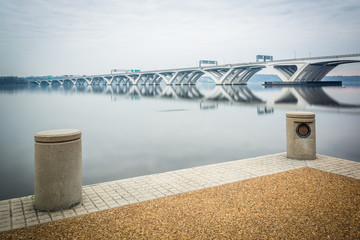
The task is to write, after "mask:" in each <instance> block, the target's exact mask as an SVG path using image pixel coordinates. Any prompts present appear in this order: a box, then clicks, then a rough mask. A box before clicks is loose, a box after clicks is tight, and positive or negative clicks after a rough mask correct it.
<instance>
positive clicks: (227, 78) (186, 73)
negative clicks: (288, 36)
mask: <svg viewBox="0 0 360 240" xmlns="http://www.w3.org/2000/svg"><path fill="white" fill-rule="evenodd" d="M354 57H360V53H359V54H347V55H336V56H322V57H311V58H300V59H285V60H277V61H267V62H250V63H236V64H226V65H218V66H208V67H201V66H199V67H194V68H178V69H167V70H156V71H144V72H130V73H115V74H104V75H92V76H73V77H68V78H63V79H47V80H35V81H32V82H33V83H36V84H42V83H47V84H50V85H51V84H53V83H57V84H60V85H64V84H73V85H84V84H85V83H86V84H87V85H99V84H105V85H112V84H116V85H118V84H128V85H139V84H140V85H159V84H160V83H161V82H165V83H166V85H195V84H196V83H197V81H198V80H199V79H200V77H202V76H204V75H207V76H209V77H211V79H212V80H213V81H214V82H215V83H216V85H244V84H247V82H248V81H249V79H250V78H251V77H252V76H253V75H254V74H256V73H257V72H259V71H260V70H262V69H264V68H272V69H274V70H275V72H276V73H277V75H278V76H279V77H280V79H281V80H282V81H284V82H320V81H321V80H322V79H323V78H324V77H325V76H326V74H328V73H329V72H330V71H331V70H333V69H334V68H335V67H337V66H339V65H342V64H349V63H358V62H360V61H359V60H353V59H351V58H354Z"/></svg>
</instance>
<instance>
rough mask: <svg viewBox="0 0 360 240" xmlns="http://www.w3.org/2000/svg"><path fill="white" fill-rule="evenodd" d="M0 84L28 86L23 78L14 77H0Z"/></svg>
mask: <svg viewBox="0 0 360 240" xmlns="http://www.w3.org/2000/svg"><path fill="white" fill-rule="evenodd" d="M0 84H2V85H5V84H6V85H13V84H16V85H18V84H21V85H24V84H28V81H27V80H26V79H25V78H23V77H15V76H5V77H1V76H0Z"/></svg>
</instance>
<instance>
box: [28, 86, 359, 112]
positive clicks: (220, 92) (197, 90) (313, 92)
mask: <svg viewBox="0 0 360 240" xmlns="http://www.w3.org/2000/svg"><path fill="white" fill-rule="evenodd" d="M210 85H211V84H210ZM32 88H33V89H42V90H49V89H52V90H60V91H67V92H86V93H94V94H104V95H110V96H111V98H112V99H113V100H116V99H117V98H116V97H117V96H123V97H128V98H131V99H140V98H159V99H161V98H163V99H175V100H192V101H197V102H199V105H200V109H202V110H212V109H216V108H218V105H219V104H223V103H229V104H233V105H236V104H237V105H241V106H253V107H257V113H258V114H259V115H261V114H271V113H274V108H285V109H295V110H305V109H307V108H309V107H317V109H319V108H318V107H320V109H321V110H325V111H336V112H338V111H340V110H344V111H345V112H350V113H360V112H359V111H360V105H354V104H347V103H341V102H338V101H337V100H335V99H334V98H332V97H331V96H329V95H328V94H327V93H326V92H325V91H324V89H323V87H283V88H281V89H279V94H277V96H276V97H274V98H273V99H267V100H265V99H262V98H261V97H259V96H257V95H256V94H254V92H253V91H252V90H251V89H250V88H249V87H248V85H211V86H210V87H209V86H207V87H204V86H201V85H199V86H197V85H183V86H172V85H165V86H162V85H127V84H124V85H116V86H112V85H60V86H53V85H45V86H44V85H41V86H39V85H38V86H32ZM321 107H322V108H321Z"/></svg>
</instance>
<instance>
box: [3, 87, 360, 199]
mask: <svg viewBox="0 0 360 240" xmlns="http://www.w3.org/2000/svg"><path fill="white" fill-rule="evenodd" d="M359 106H360V84H352V86H346V88H342V87H312V88H299V87H297V88H294V87H290V88H287V87H282V88H280V87H276V88H262V86H261V84H259V83H249V84H248V85H247V86H215V85H213V84H198V85H197V86H192V87H189V86H183V87H179V86H176V87H175V86H174V87H169V86H157V87H154V86H148V87H144V86H112V87H111V86H61V87H60V86H59V87H51V86H31V87H29V86H24V87H6V86H1V87H0V110H1V115H0V116H1V117H0V132H1V135H0V200H1V199H8V198H13V197H20V196H25V195H31V194H33V175H34V174H33V171H34V167H33V164H34V145H33V144H34V139H33V137H34V134H35V133H36V132H38V131H42V130H49V129H58V128H76V129H80V130H81V131H82V132H83V184H84V185H87V184H93V183H99V182H103V181H110V180H118V179H123V178H129V177H134V176H139V175H145V174H151V173H160V172H165V171H170V170H176V169H182V168H189V167H195V166H200V165H206V164H212V163H219V162H225V161H231V160H237V159H242V158H248V157H255V156H260V155H265V154H273V153H278V152H285V151H286V141H285V114H286V112H288V111H304V110H305V111H313V112H315V114H316V134H317V153H320V154H326V155H330V156H335V157H341V158H345V159H350V160H355V161H360V148H359V146H360V145H359V143H360V134H359V133H360V108H359Z"/></svg>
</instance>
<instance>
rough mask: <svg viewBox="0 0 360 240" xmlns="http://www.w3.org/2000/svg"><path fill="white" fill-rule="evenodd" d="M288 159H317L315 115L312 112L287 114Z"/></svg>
mask: <svg viewBox="0 0 360 240" xmlns="http://www.w3.org/2000/svg"><path fill="white" fill-rule="evenodd" d="M286 150H287V157H288V158H293V159H309V160H312V159H315V158H316V135H315V114H314V113H312V112H288V113H286Z"/></svg>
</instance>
